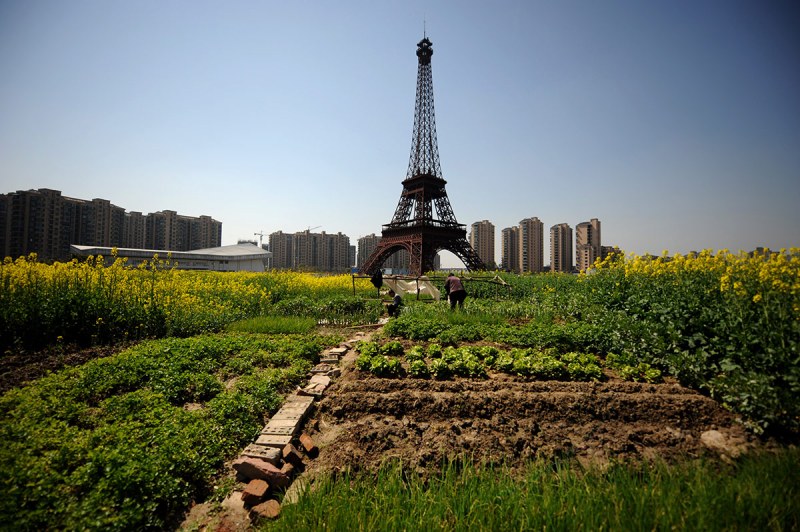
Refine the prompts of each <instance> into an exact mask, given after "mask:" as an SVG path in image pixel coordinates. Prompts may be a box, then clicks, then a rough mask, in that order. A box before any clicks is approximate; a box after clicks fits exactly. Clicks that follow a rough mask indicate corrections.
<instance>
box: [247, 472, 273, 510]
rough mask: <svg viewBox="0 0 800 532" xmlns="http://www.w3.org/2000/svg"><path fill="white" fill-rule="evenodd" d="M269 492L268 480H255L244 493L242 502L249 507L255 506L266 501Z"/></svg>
mask: <svg viewBox="0 0 800 532" xmlns="http://www.w3.org/2000/svg"><path fill="white" fill-rule="evenodd" d="M268 490H269V484H268V483H267V481H266V480H261V479H260V478H256V479H253V480H251V481H250V482H249V483H248V484H247V487H246V488H245V489H244V491H243V492H242V500H243V501H244V503H245V504H246V505H248V506H255V505H256V504H258V503H260V502H261V501H263V500H264V497H266V496H267V491H268Z"/></svg>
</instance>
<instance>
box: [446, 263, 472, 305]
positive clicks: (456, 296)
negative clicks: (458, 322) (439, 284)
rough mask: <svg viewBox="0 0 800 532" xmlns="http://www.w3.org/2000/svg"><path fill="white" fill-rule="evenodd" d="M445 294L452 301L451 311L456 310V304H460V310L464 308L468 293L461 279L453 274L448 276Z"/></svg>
mask: <svg viewBox="0 0 800 532" xmlns="http://www.w3.org/2000/svg"><path fill="white" fill-rule="evenodd" d="M444 292H445V293H446V294H447V298H448V299H449V300H450V310H453V309H454V308H456V303H458V308H464V300H465V299H466V298H467V291H466V290H464V285H463V284H462V283H461V279H459V278H458V277H456V275H455V274H453V273H452V272H451V273H450V274H448V275H447V280H446V281H445V282H444Z"/></svg>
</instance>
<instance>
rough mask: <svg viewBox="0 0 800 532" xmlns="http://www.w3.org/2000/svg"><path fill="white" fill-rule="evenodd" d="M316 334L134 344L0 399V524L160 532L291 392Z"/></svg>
mask: <svg viewBox="0 0 800 532" xmlns="http://www.w3.org/2000/svg"><path fill="white" fill-rule="evenodd" d="M336 341H338V338H335V337H323V336H319V335H262V334H242V333H229V334H219V335H205V336H198V337H193V338H186V339H177V338H172V339H164V340H154V341H148V342H144V343H141V344H139V345H137V346H135V347H133V348H131V349H128V350H126V351H124V352H122V353H120V354H118V355H115V356H111V357H107V358H102V359H97V360H94V361H91V362H89V363H87V364H84V365H82V366H78V367H75V368H70V369H67V370H64V371H61V372H58V373H54V374H51V375H49V376H47V377H45V378H42V379H39V380H38V381H36V382H34V383H32V384H30V385H29V386H26V387H23V388H18V389H15V390H12V391H10V392H8V393H6V394H5V395H3V396H2V398H0V486H3V496H2V497H0V522H4V523H14V524H15V526H17V527H18V528H19V529H70V530H81V529H95V530H98V529H102V530H131V529H142V528H160V529H161V528H167V527H169V526H173V525H174V520H175V519H176V518H177V517H179V516H180V514H181V513H182V512H183V511H184V510H185V509H186V507H187V505H188V504H189V503H190V501H192V500H193V499H198V498H203V497H205V496H207V495H208V494H209V493H211V492H212V491H213V485H212V481H213V479H214V478H215V476H216V475H218V474H219V471H220V468H221V466H222V463H223V461H224V460H225V459H228V458H230V457H231V456H233V455H235V454H236V453H238V452H239V451H240V450H241V448H243V447H244V446H245V445H246V444H248V443H250V442H251V441H252V440H253V438H254V437H255V436H256V435H257V434H258V433H259V431H260V429H261V428H262V427H263V422H264V416H265V415H267V414H269V413H271V412H274V411H275V410H277V409H278V408H279V406H280V404H281V401H282V395H283V394H285V393H287V392H288V391H290V390H292V389H293V388H294V387H295V386H296V385H297V384H300V383H301V382H302V381H303V379H305V378H306V375H307V373H308V371H309V369H310V368H311V367H312V365H313V363H315V362H316V361H317V360H318V357H319V353H320V351H321V350H322V348H323V347H325V346H327V345H333V344H334V343H335V342H336Z"/></svg>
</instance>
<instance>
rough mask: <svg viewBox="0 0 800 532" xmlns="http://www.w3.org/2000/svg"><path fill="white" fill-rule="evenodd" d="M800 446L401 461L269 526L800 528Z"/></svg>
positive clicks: (310, 499) (304, 502)
mask: <svg viewBox="0 0 800 532" xmlns="http://www.w3.org/2000/svg"><path fill="white" fill-rule="evenodd" d="M798 464H800V451H798V449H789V450H785V451H782V452H780V453H778V454H762V455H758V456H752V457H748V458H746V459H744V460H742V461H741V462H740V463H738V464H736V465H734V466H727V465H720V464H717V463H711V462H699V463H698V462H687V463H684V464H681V465H676V466H669V465H665V464H663V463H662V464H655V465H653V464H639V465H616V466H612V467H611V468H609V469H607V470H605V471H601V470H588V471H585V470H583V469H581V468H580V467H579V466H577V465H576V464H575V463H572V462H563V461H560V462H534V463H531V464H530V465H529V466H528V468H527V469H526V470H525V471H523V472H522V474H519V473H517V474H513V473H512V472H511V471H509V470H508V469H507V468H505V467H497V466H495V467H492V466H488V465H487V466H477V465H466V466H463V467H462V466H458V465H455V464H449V465H446V466H444V467H443V469H442V471H441V473H440V474H439V475H437V476H436V477H434V478H430V479H427V480H424V479H422V478H421V477H419V476H418V475H416V474H413V473H406V472H404V471H403V470H402V468H401V467H399V466H397V465H394V466H387V467H384V468H383V469H381V470H380V471H379V472H378V473H377V474H375V475H368V474H360V475H352V476H351V475H346V474H345V475H342V476H340V477H339V478H337V479H335V480H334V479H331V478H327V477H326V478H325V479H323V480H321V481H320V482H318V483H317V484H315V485H314V486H313V488H312V489H310V490H307V492H306V493H305V494H304V495H303V496H302V497H301V499H300V501H299V502H298V503H297V504H295V505H287V506H285V507H284V510H283V514H282V516H281V518H280V520H278V521H277V522H274V523H263V524H262V528H263V529H265V530H269V529H273V528H276V527H278V528H281V529H284V530H320V529H323V528H325V529H329V530H439V529H444V530H656V529H657V530H671V529H679V530H796V529H797V527H798V526H800V480H799V479H800V467H799V466H798Z"/></svg>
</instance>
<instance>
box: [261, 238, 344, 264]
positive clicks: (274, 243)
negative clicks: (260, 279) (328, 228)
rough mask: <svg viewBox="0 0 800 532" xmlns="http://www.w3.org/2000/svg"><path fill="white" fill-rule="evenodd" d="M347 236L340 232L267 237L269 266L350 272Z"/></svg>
mask: <svg viewBox="0 0 800 532" xmlns="http://www.w3.org/2000/svg"><path fill="white" fill-rule="evenodd" d="M350 248H351V246H350V237H349V236H347V235H344V234H342V233H336V234H328V233H325V232H324V231H323V232H322V233H312V232H311V231H310V230H307V231H300V232H297V233H294V234H286V233H283V232H282V231H276V232H274V233H272V234H270V235H269V249H270V251H271V252H272V266H273V267H274V268H277V269H294V270H310V271H322V272H342V271H349V270H350V268H351V267H352V260H351V256H352V252H351V249H350Z"/></svg>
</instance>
